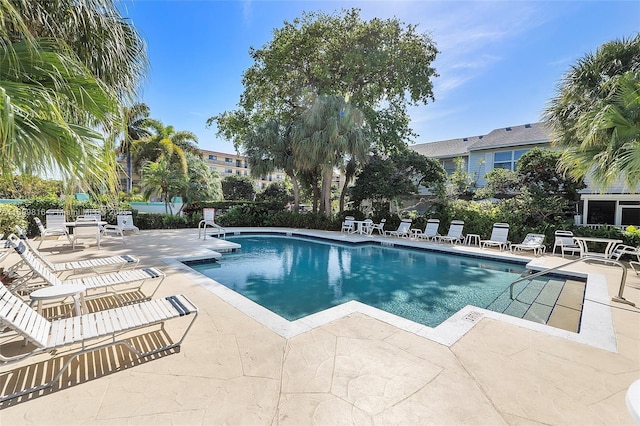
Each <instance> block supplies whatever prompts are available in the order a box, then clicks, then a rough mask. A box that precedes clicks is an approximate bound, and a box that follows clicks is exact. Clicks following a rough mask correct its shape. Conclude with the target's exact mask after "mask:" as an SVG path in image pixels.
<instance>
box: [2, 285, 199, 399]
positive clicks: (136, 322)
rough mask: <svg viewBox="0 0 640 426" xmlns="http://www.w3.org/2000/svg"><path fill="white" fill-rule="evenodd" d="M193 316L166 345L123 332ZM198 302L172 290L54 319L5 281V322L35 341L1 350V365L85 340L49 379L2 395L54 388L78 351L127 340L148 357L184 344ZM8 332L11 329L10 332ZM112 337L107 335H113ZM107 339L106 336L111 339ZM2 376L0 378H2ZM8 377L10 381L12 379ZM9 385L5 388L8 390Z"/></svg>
mask: <svg viewBox="0 0 640 426" xmlns="http://www.w3.org/2000/svg"><path fill="white" fill-rule="evenodd" d="M191 314H193V317H192V319H191V321H190V322H189V324H188V326H187V327H186V330H185V331H184V333H183V334H182V336H181V337H180V339H179V340H178V341H177V342H172V341H170V342H169V343H168V344H165V345H163V346H161V347H158V348H154V349H148V348H146V349H147V350H146V351H141V350H138V349H137V348H136V347H134V346H133V344H132V343H130V342H129V341H128V340H127V339H124V338H121V336H122V335H123V334H125V333H127V332H129V331H132V330H136V329H140V328H143V327H151V326H154V325H160V327H161V330H164V323H165V322H166V321H168V320H171V319H174V318H180V317H183V316H187V315H191ZM197 316H198V308H197V307H196V306H195V305H194V304H193V303H191V301H190V300H189V299H187V298H186V297H185V296H182V295H178V296H170V297H166V298H162V299H155V300H149V301H146V302H143V303H140V304H137V305H131V306H124V307H119V308H113V309H108V310H105V311H100V312H95V313H90V314H85V315H81V316H76V317H70V318H64V319H60V320H55V321H49V320H47V319H46V318H44V317H43V316H42V315H40V314H39V313H38V312H36V311H35V310H33V309H31V307H29V306H28V305H26V304H25V303H24V302H23V301H22V300H21V299H20V298H18V297H17V296H15V295H13V294H11V292H9V289H8V288H6V287H5V286H0V323H1V324H2V325H3V328H4V327H8V328H9V329H11V330H12V331H13V332H15V333H16V335H17V336H16V337H18V336H20V337H23V338H25V339H26V341H28V342H30V343H32V344H33V345H35V348H34V349H33V350H30V351H28V352H26V353H19V354H17V355H14V356H4V355H2V354H1V353H0V365H5V364H9V363H12V362H17V361H20V360H22V359H25V358H28V357H30V356H33V355H36V354H40V353H44V352H51V353H52V354H53V353H55V352H52V351H54V350H55V349H58V348H61V347H66V346H70V345H74V344H80V345H81V346H80V347H79V348H77V350H76V351H74V352H72V353H71V356H70V357H69V359H67V361H66V362H65V363H64V364H63V365H62V367H61V368H60V369H59V370H58V371H57V373H56V374H55V375H54V377H53V378H52V379H51V380H50V381H49V382H47V383H44V384H41V385H37V386H34V387H31V388H28V389H24V390H19V391H16V392H12V393H9V394H3V395H2V396H1V397H0V401H6V400H8V399H11V398H15V397H18V396H21V395H26V394H29V393H32V392H36V391H38V390H41V389H45V388H48V387H50V386H52V385H53V384H54V383H56V382H57V381H58V379H59V378H60V376H61V375H62V373H63V372H64V371H65V370H66V369H67V367H68V366H69V365H70V364H71V362H72V361H73V360H74V359H76V358H77V357H78V356H80V355H82V354H85V353H89V352H93V351H96V350H99V349H102V348H106V347H110V346H116V345H122V346H125V347H127V348H128V349H129V350H130V351H131V352H133V353H134V354H136V355H137V356H138V357H139V358H144V357H147V356H150V355H153V354H156V353H159V352H163V351H167V350H169V349H173V348H177V347H179V346H180V345H181V344H182V342H183V341H184V338H185V337H186V335H187V333H188V332H189V330H190V329H191V326H192V325H193V323H194V321H195V319H196V317H197ZM7 334H8V333H7ZM109 337H110V340H109V339H106V338H109ZM105 340H106V341H105ZM10 374H12V373H11V371H8V372H3V373H2V374H1V375H0V377H1V378H2V380H4V379H5V377H3V376H9V375H10ZM2 380H0V381H2ZM8 382H9V381H8V379H7V381H5V383H8ZM4 391H6V388H3V392H4Z"/></svg>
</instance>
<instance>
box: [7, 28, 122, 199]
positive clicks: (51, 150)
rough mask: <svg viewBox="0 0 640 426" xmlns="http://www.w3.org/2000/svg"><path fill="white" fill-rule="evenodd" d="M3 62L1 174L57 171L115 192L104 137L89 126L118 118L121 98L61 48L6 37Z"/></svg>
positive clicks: (64, 176)
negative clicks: (8, 39)
mask: <svg viewBox="0 0 640 426" xmlns="http://www.w3.org/2000/svg"><path fill="white" fill-rule="evenodd" d="M0 63H2V66H1V67H0V115H1V117H2V118H1V119H0V123H2V124H1V125H0V154H1V155H0V174H1V175H2V176H12V175H13V174H16V173H21V174H37V173H40V174H47V173H52V172H54V171H57V172H59V173H60V175H61V177H62V179H63V180H65V181H70V180H73V179H75V178H77V179H78V180H79V181H81V182H85V183H90V182H94V183H96V184H98V185H100V186H103V187H107V188H114V187H115V182H117V175H116V173H115V167H114V164H113V162H108V163H106V164H105V162H104V161H103V159H104V157H103V150H104V145H103V138H102V135H101V134H100V133H98V132H96V131H95V130H94V129H93V128H92V127H91V126H89V125H87V124H86V123H87V122H102V123H105V122H108V121H109V120H110V117H111V116H113V115H116V113H117V99H116V98H115V96H113V94H112V93H111V92H109V91H108V90H106V89H105V87H104V85H103V84H101V83H100V82H99V81H98V80H96V79H95V77H94V76H93V75H92V74H91V73H90V72H88V70H87V69H86V67H84V66H83V65H82V64H81V63H80V62H79V61H78V60H77V58H75V57H74V56H73V54H71V53H70V52H69V51H67V50H65V49H62V48H61V47H60V46H59V45H57V44H56V43H51V42H47V41H39V42H37V43H35V44H31V43H29V42H27V41H18V42H14V43H8V42H7V39H6V38H2V42H0ZM112 155H113V153H112Z"/></svg>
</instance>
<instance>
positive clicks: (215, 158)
mask: <svg viewBox="0 0 640 426" xmlns="http://www.w3.org/2000/svg"><path fill="white" fill-rule="evenodd" d="M217 159H218V157H216V156H215V155H210V156H209V160H213V161H216V160H217Z"/></svg>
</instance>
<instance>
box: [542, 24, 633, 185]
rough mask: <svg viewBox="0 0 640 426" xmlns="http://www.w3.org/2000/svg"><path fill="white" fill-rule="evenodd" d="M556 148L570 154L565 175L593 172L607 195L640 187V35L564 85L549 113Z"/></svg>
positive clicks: (586, 60)
mask: <svg viewBox="0 0 640 426" xmlns="http://www.w3.org/2000/svg"><path fill="white" fill-rule="evenodd" d="M545 119H546V121H547V122H548V124H549V125H550V127H551V129H552V131H553V142H554V143H555V144H556V145H557V146H560V147H563V148H565V152H564V154H563V156H562V158H561V161H560V166H561V169H562V170H563V171H565V172H567V173H569V174H570V175H571V176H573V177H574V178H584V177H585V176H586V175H587V173H588V172H590V171H591V172H592V174H593V178H594V181H595V183H596V184H598V185H599V186H600V187H601V188H602V189H604V188H606V187H607V186H608V185H610V184H611V183H613V182H614V181H616V180H617V179H619V178H622V179H623V180H624V181H625V183H626V184H627V186H628V187H629V188H630V189H631V190H633V189H635V188H636V186H637V185H638V184H640V34H637V35H636V36H635V37H633V38H629V39H622V40H615V41H611V42H608V43H605V44H603V45H602V46H600V47H599V48H598V49H597V50H596V52H595V53H590V54H587V55H585V56H584V57H583V58H581V59H580V60H579V61H578V62H577V63H576V64H575V65H573V66H572V68H571V70H570V71H569V72H568V73H567V74H566V75H565V76H564V78H563V80H562V81H561V83H560V85H559V88H558V93H557V95H556V96H555V97H554V98H553V99H552V100H551V103H550V105H549V107H548V108H547V110H546V111H545Z"/></svg>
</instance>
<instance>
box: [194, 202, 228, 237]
mask: <svg viewBox="0 0 640 426" xmlns="http://www.w3.org/2000/svg"><path fill="white" fill-rule="evenodd" d="M215 218H216V209H212V208H206V209H202V220H201V221H200V223H198V238H200V233H201V232H202V233H203V234H204V238H202V239H203V240H206V239H207V226H209V227H211V228H214V229H215V230H216V232H217V236H218V237H220V234H222V238H225V237H226V235H227V231H226V230H225V229H224V228H223V227H222V226H220V225H218V224H217V223H216V222H215Z"/></svg>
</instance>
